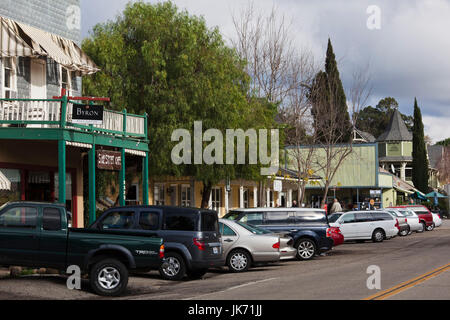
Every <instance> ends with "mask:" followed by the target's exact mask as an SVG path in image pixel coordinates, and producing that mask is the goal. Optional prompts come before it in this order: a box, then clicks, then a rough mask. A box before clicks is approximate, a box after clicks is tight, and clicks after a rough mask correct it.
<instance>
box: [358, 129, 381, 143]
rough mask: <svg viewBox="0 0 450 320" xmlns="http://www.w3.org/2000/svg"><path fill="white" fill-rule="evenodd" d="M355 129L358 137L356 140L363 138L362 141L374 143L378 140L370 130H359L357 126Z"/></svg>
mask: <svg viewBox="0 0 450 320" xmlns="http://www.w3.org/2000/svg"><path fill="white" fill-rule="evenodd" d="M354 130H355V138H356V139H354V140H355V141H356V142H359V141H361V140H363V141H362V142H366V143H373V142H376V140H377V139H376V138H375V137H374V136H373V135H371V134H370V133H368V132H364V131H362V130H359V129H357V128H354ZM358 136H359V137H358Z"/></svg>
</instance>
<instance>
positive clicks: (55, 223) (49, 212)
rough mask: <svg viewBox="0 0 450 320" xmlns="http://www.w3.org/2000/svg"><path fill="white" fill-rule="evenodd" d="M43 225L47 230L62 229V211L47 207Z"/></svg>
mask: <svg viewBox="0 0 450 320" xmlns="http://www.w3.org/2000/svg"><path fill="white" fill-rule="evenodd" d="M42 227H43V229H44V230H47V231H58V230H61V211H59V209H56V208H45V209H44V215H43V218H42Z"/></svg>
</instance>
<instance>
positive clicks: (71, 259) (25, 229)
mask: <svg viewBox="0 0 450 320" xmlns="http://www.w3.org/2000/svg"><path fill="white" fill-rule="evenodd" d="M163 262H164V245H163V239H161V238H159V237H155V236H152V235H145V234H137V233H136V232H131V231H119V230H92V229H91V230H89V229H73V228H68V225H67V212H66V209H65V208H64V207H63V206H61V205H58V204H50V203H34V202H13V203H11V202H10V203H6V204H5V205H3V206H1V207H0V266H5V267H8V266H24V267H33V268H40V267H45V268H54V269H58V270H61V271H63V272H64V273H65V271H66V270H67V268H68V267H69V266H74V265H75V266H78V267H79V268H80V270H81V272H82V273H84V274H88V275H89V281H90V284H91V287H92V289H93V291H94V292H95V293H97V294H99V295H104V296H117V295H120V294H122V293H123V292H124V290H125V289H126V287H127V284H128V274H129V271H132V270H138V269H156V270H157V269H159V268H160V267H161V265H162V263H163Z"/></svg>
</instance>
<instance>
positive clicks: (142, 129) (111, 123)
mask: <svg viewBox="0 0 450 320" xmlns="http://www.w3.org/2000/svg"><path fill="white" fill-rule="evenodd" d="M64 105H65V110H63V111H65V112H63V114H64V115H65V117H64V120H62V119H61V114H62V113H61V111H62V108H61V106H64ZM0 127H23V128H66V129H72V130H79V131H88V132H97V133H103V134H109V135H119V136H128V137H134V138H145V139H146V138H147V116H146V115H142V116H141V115H134V114H128V113H127V112H126V111H125V110H124V111H122V112H118V111H113V110H107V109H104V111H103V124H101V125H82V124H75V123H72V102H71V101H68V102H64V100H63V99H0Z"/></svg>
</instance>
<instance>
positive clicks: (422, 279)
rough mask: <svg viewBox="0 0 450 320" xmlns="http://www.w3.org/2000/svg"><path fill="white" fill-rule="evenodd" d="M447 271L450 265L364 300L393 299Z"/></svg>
mask: <svg viewBox="0 0 450 320" xmlns="http://www.w3.org/2000/svg"><path fill="white" fill-rule="evenodd" d="M447 270H450V263H449V264H446V265H445V266H442V267H439V268H436V269H434V270H432V271H429V272H427V273H424V274H422V275H420V276H418V277H416V278H414V279H411V280H408V281H405V282H402V283H400V284H398V285H396V286H394V287H392V288H390V289H387V290H384V291H381V292H378V293H376V294H374V295H371V296H370V297H367V298H365V299H363V300H384V299H387V298H389V297H392V296H393V295H396V294H398V293H400V292H402V291H405V290H407V289H409V288H411V287H414V286H416V285H418V284H420V283H422V282H425V281H427V280H430V279H431V278H434V277H436V276H438V275H440V274H441V273H443V272H445V271H447Z"/></svg>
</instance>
